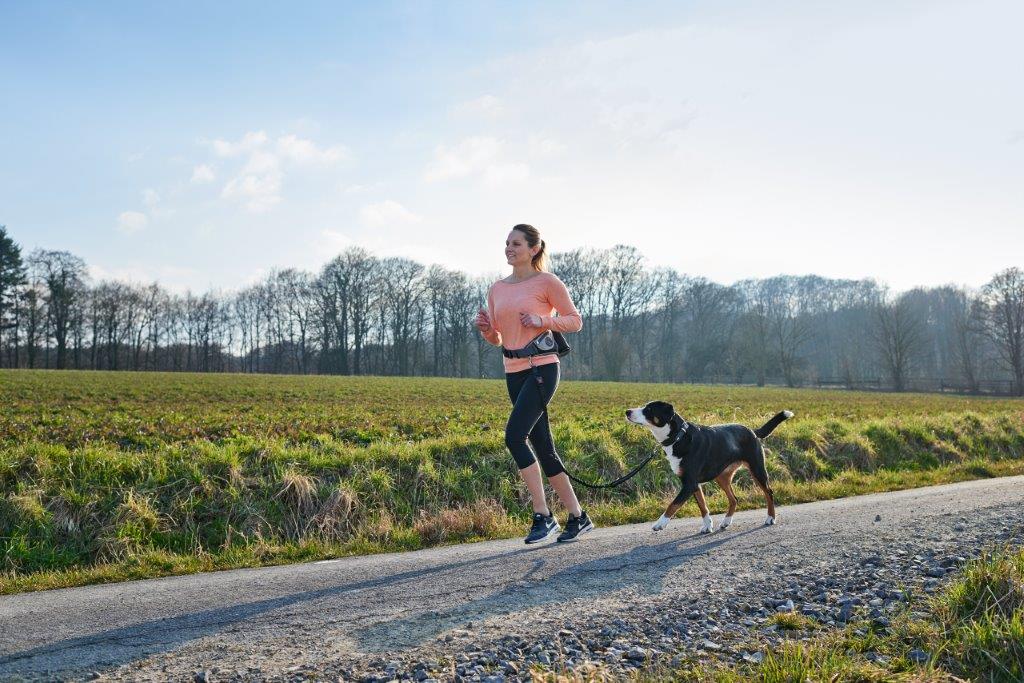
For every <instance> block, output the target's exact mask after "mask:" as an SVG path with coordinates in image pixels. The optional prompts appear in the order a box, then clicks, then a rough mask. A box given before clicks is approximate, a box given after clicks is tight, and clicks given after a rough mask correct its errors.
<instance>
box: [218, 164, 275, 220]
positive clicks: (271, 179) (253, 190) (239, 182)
mask: <svg viewBox="0 0 1024 683" xmlns="http://www.w3.org/2000/svg"><path fill="white" fill-rule="evenodd" d="M220 195H221V197H223V198H224V199H229V200H232V201H238V202H240V203H242V204H243V205H244V206H245V208H246V209H248V210H249V211H252V212H253V213H262V212H264V211H268V210H270V209H272V208H273V207H274V206H276V205H277V204H279V203H280V202H281V174H280V173H279V172H277V171H273V172H270V173H265V174H262V175H260V174H245V173H243V174H241V175H239V176H237V177H235V178H232V179H231V180H230V181H228V183H227V185H225V186H224V189H223V190H221V193H220Z"/></svg>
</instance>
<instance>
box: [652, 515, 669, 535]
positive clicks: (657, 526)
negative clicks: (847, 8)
mask: <svg viewBox="0 0 1024 683" xmlns="http://www.w3.org/2000/svg"><path fill="white" fill-rule="evenodd" d="M670 519H672V518H671V517H666V516H665V515H662V516H661V517H658V521H657V522H655V523H654V526H652V527H651V528H652V529H654V530H655V531H661V530H662V529H664V528H665V527H667V526H668V522H669V520H670Z"/></svg>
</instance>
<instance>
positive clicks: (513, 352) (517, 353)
mask: <svg viewBox="0 0 1024 683" xmlns="http://www.w3.org/2000/svg"><path fill="white" fill-rule="evenodd" d="M571 350H572V348H571V347H570V346H569V344H568V343H567V342H566V341H565V337H564V336H562V333H561V332H555V331H554V330H545V331H544V332H541V333H540V334H538V335H537V336H536V337H534V338H533V339H531V340H530V343H529V344H527V345H526V346H524V347H523V348H521V349H506V348H505V347H504V346H502V347H501V353H502V354H503V355H504V356H505V358H530V357H531V356H540V355H542V354H548V353H557V354H558V356H559V357H561V356H564V355H566V354H567V353H569V352H570V351H571Z"/></svg>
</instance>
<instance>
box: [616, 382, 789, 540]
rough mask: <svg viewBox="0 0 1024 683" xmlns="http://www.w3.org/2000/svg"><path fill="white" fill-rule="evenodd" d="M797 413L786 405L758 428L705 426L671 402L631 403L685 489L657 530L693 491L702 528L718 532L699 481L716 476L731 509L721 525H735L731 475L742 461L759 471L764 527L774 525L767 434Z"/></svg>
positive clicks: (633, 415)
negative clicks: (690, 419)
mask: <svg viewBox="0 0 1024 683" xmlns="http://www.w3.org/2000/svg"><path fill="white" fill-rule="evenodd" d="M791 417H793V413H791V412H790V411H788V410H783V411H782V412H781V413H779V414H777V415H776V416H775V417H773V418H772V419H770V420H768V422H766V423H765V424H764V426H762V427H760V428H759V429H751V428H750V427H747V426H745V425H739V424H725V425H713V426H710V427H705V426H704V425H698V424H694V423H692V422H687V421H686V420H684V419H683V418H681V417H680V416H679V415H677V414H676V411H675V409H674V408H673V407H672V404H671V403H665V402H664V401H652V402H650V403H648V404H647V405H645V406H643V407H642V408H630V409H629V410H627V411H626V420H627V421H628V422H632V423H633V424H640V425H644V426H645V427H647V428H648V429H650V430H651V433H652V434H654V438H656V439H657V440H658V441H659V442H660V443H661V445H662V447H664V449H665V458H666V459H668V462H669V464H670V465H671V466H672V471H673V472H675V473H676V475H677V476H678V477H679V479H680V480H681V481H682V488H681V489H680V490H679V494H678V495H677V496H676V497H675V499H674V500H673V501H672V502H671V503H669V506H668V508H667V509H666V510H665V514H663V515H662V516H661V517H660V518H659V519H658V521H657V522H655V523H654V530H655V531H660V530H662V529H664V528H665V527H667V526H668V522H669V520H670V519H672V516H673V515H674V514H675V513H676V511H677V510H679V507H680V506H681V505H682V504H683V503H685V502H686V499H687V498H689V497H690V496H694V497H695V498H696V499H697V507H699V508H700V513H701V515H702V517H703V524H702V525H701V528H700V532H701V533H702V534H708V533H711V532H712V531H714V528H715V525H714V522H713V520H712V519H711V515H710V514H709V513H708V506H707V503H706V502H705V501H704V492H703V491H702V490H701V488H700V485H701V484H702V483H704V482H707V481H712V480H714V481H715V482H717V483H718V485H719V486H721V487H722V490H723V491H725V495H726V496H727V497H728V498H729V511H728V512H727V513H726V514H725V517H724V518H723V519H722V525H721V528H723V529H725V528H726V527H728V526H729V525H730V524H732V515H733V513H734V512H736V496H735V495H733V492H732V478H733V476H734V475H735V474H736V470H737V469H739V467H740V466H741V465H746V466H747V469H749V470H750V473H751V474H752V475H753V476H754V481H755V482H757V485H758V486H759V487H760V488H761V491H763V492H764V497H765V500H767V501H768V516H767V517H766V518H765V520H764V525H765V526H771V525H772V524H775V520H776V515H775V497H774V495H773V494H772V487H771V486H769V485H768V472H767V471H766V470H765V468H764V447H763V446H762V445H761V439H763V438H765V437H766V436H768V435H769V434H771V433H772V431H774V430H775V428H776V427H778V426H779V425H780V424H782V423H783V422H785V421H786V420H788V419H789V418H791Z"/></svg>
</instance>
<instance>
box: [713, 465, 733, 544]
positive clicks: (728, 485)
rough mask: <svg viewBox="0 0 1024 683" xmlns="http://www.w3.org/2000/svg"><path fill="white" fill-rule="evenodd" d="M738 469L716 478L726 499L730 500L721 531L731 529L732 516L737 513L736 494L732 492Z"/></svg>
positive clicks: (730, 470) (729, 470) (731, 469)
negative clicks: (733, 480) (733, 479)
mask: <svg viewBox="0 0 1024 683" xmlns="http://www.w3.org/2000/svg"><path fill="white" fill-rule="evenodd" d="M736 469H737V468H736V467H731V468H729V469H727V470H726V471H725V472H722V473H721V474H720V475H718V476H717V477H715V483H717V484H718V485H719V486H720V487H721V488H722V490H723V491H725V497H726V498H728V499H729V511H728V512H726V513H725V517H723V518H722V524H721V526H720V527H719V528H721V529H727V528H729V525H730V524H732V516H733V514H735V512H736V494H735V493H733V492H732V478H733V477H734V476H735V475H736Z"/></svg>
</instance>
